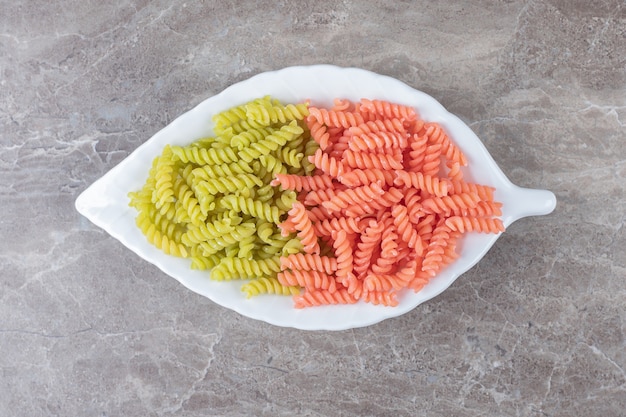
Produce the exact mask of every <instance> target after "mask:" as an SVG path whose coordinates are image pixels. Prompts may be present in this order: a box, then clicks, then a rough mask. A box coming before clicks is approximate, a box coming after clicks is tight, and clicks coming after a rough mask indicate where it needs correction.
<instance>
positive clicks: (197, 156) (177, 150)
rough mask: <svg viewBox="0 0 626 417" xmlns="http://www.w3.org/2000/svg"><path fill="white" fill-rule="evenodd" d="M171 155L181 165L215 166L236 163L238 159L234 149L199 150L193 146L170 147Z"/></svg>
mask: <svg viewBox="0 0 626 417" xmlns="http://www.w3.org/2000/svg"><path fill="white" fill-rule="evenodd" d="M171 149H172V153H173V154H174V155H175V157H176V158H178V159H179V160H180V161H181V162H183V163H189V162H191V163H194V164H201V165H217V164H228V163H231V162H237V160H238V159H239V158H238V157H237V154H236V152H235V150H234V149H232V148H230V147H224V148H199V147H195V146H185V147H182V146H172V147H171Z"/></svg>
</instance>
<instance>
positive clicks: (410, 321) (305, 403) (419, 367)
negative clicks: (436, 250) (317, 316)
mask: <svg viewBox="0 0 626 417" xmlns="http://www.w3.org/2000/svg"><path fill="white" fill-rule="evenodd" d="M594 3H595V4H594ZM0 10H1V13H0V74H1V75H0V203H1V206H2V212H3V215H2V217H1V218H0V236H1V237H2V238H1V239H0V415H1V416H15V417H18V416H29V417H31V416H97V417H105V416H107V417H112V416H207V415H219V416H242V415H259V416H295V415H297V416H330V415H333V416H336V415H342V416H344V415H345V416H350V415H373V416H374V415H375V416H415V415H424V416H572V415H581V416H606V417H609V416H623V415H624V413H625V412H624V410H625V409H626V280H625V278H626V251H625V250H624V248H625V247H626V233H625V228H624V217H625V214H626V203H625V200H624V196H625V195H626V193H625V185H624V184H625V182H626V181H625V180H626V178H625V177H626V146H624V142H625V140H626V135H625V134H626V128H625V123H626V69H625V68H626V3H624V1H623V0H607V1H603V2H587V1H582V0H575V1H565V0H550V1H475V2H464V1H457V0H455V1H449V2H428V1H416V2H411V1H404V2H400V1H398V2H388V1H367V2H358V1H337V2H336V1H315V2H313V1H310V2H290V1H279V2H272V1H264V0H261V1H256V2H243V1H242V2H236V1H224V2H218V1H205V2H191V1H187V2H184V1H180V0H171V1H153V2H148V1H130V0H120V1H116V2H106V1H92V0H89V1H76V0H67V1H51V2H48V1H45V2H44V1H41V0H29V1H24V2H13V1H8V0H0ZM314 63H330V64H336V65H341V66H356V67H361V68H365V69H369V70H373V71H376V72H379V73H381V74H386V75H390V76H393V77H396V78H398V79H400V80H402V81H404V82H406V83H408V84H409V85H411V86H413V87H415V88H418V89H420V90H423V91H425V92H427V93H429V94H431V95H432V96H434V97H435V98H437V99H438V100H439V101H440V102H442V103H443V104H444V105H445V106H446V107H447V108H448V109H449V110H450V111H452V112H453V113H455V114H457V115H458V116H459V117H461V118H462V119H463V120H464V121H465V122H466V123H468V124H469V126H470V127H471V128H472V129H474V131H475V132H476V133H477V134H478V136H479V137H481V138H482V140H483V141H484V143H485V145H486V146H487V148H488V149H489V151H490V152H491V154H492V155H493V157H494V159H495V160H496V161H497V162H498V164H499V165H500V166H501V167H502V169H503V171H504V172H505V173H506V174H507V176H509V178H510V179H511V180H512V181H513V182H515V183H517V184H519V185H521V186H525V187H530V188H547V189H549V190H552V191H553V192H554V193H555V194H556V195H557V199H558V206H557V208H556V210H555V212H554V213H552V214H551V215H548V216H545V217H533V218H527V219H523V220H520V221H519V222H516V223H514V224H513V225H512V226H511V227H510V228H509V230H508V231H507V232H506V233H505V234H504V236H502V237H501V238H500V239H499V240H498V242H497V243H496V245H495V246H494V247H493V248H492V249H491V251H490V252H489V253H488V255H487V256H486V257H485V258H484V259H483V260H482V262H481V263H480V264H478V265H477V266H476V267H474V268H473V269H472V270H470V271H469V272H467V273H466V274H464V275H463V276H462V277H460V278H459V279H458V280H457V281H456V282H455V284H454V285H453V286H452V287H451V288H450V289H449V290H447V291H446V292H444V293H443V294H442V295H441V296H439V297H437V298H435V299H433V300H431V301H429V302H427V303H425V304H423V305H420V306H419V307H417V308H416V309H415V310H413V311H411V312H410V313H408V314H406V315H404V316H402V317H399V318H395V319H390V320H386V321H383V322H381V323H379V324H376V325H373V326H370V327H366V328H361V329H355V330H349V331H341V332H304V331H297V330H293V329H286V328H277V327H273V326H271V325H268V324H265V323H262V322H257V321H253V320H250V319H247V318H244V317H241V316H240V315H238V314H237V313H234V312H232V311H229V310H226V309H224V308H221V307H219V306H217V305H215V304H213V303H212V302H210V301H209V300H207V299H205V298H203V297H200V296H198V295H196V294H194V293H192V292H190V291H188V290H186V289H185V288H183V287H182V286H181V285H179V284H178V283H177V282H176V281H175V280H173V279H172V278H170V277H168V276H166V275H164V274H163V273H161V272H160V271H159V270H158V269H157V268H155V267H153V266H151V265H150V264H147V263H146V262H143V261H142V260H140V259H139V258H138V257H137V256H136V255H134V254H133V253H131V252H130V251H128V250H126V249H125V248H124V247H123V246H122V245H121V244H120V243H119V242H117V241H116V240H115V239H113V238H111V237H109V236H108V235H106V234H105V233H104V232H103V231H102V230H100V229H98V228H97V227H95V226H94V225H93V224H91V223H90V222H89V221H87V220H86V219H84V218H82V217H81V216H80V215H79V214H78V213H77V212H76V211H75V209H74V200H75V198H76V197H77V195H78V194H79V193H80V192H81V191H82V190H84V189H85V188H87V187H88V186H89V185H90V184H91V183H93V182H94V181H95V180H96V179H97V178H99V177H100V176H102V175H103V174H104V173H105V172H107V171H108V170H109V169H111V168H112V167H113V166H115V165H116V164H117V163H118V162H119V161H121V160H122V159H123V158H125V157H126V156H127V155H128V154H129V153H130V152H132V151H133V150H134V149H135V148H137V147H138V146H139V145H140V144H141V143H143V142H144V141H145V140H147V139H148V138H149V137H150V136H151V135H152V134H154V133H155V132H157V131H158V130H160V129H161V128H162V127H164V126H165V125H166V124H168V123H169V122H170V121H171V120H173V118H175V117H176V116H177V115H179V114H181V113H183V112H185V111H186V110H188V109H190V108H191V107H193V106H194V105H196V104H197V103H199V102H200V101H202V100H203V99H205V98H207V97H209V96H211V95H213V94H216V93H218V92H219V91H221V90H223V89H224V88H225V87H227V86H229V85H231V84H232V83H235V82H237V81H240V80H243V79H246V78H248V77H250V76H252V75H254V74H257V73H259V72H263V71H268V70H273V69H278V68H281V67H285V66H290V65H300V64H314Z"/></svg>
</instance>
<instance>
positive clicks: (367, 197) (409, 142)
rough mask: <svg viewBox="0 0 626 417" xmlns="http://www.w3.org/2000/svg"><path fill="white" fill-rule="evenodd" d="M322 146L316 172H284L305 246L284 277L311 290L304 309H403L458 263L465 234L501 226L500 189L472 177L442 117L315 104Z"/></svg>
mask: <svg viewBox="0 0 626 417" xmlns="http://www.w3.org/2000/svg"><path fill="white" fill-rule="evenodd" d="M306 124H307V125H308V127H309V130H310V132H311V137H312V138H313V139H314V140H315V141H316V142H317V143H318V144H319V146H320V148H319V149H318V150H317V151H316V153H315V154H314V155H313V156H310V157H309V160H310V162H312V163H313V164H315V167H316V170H315V172H314V175H312V176H299V175H292V174H277V175H276V177H275V179H274V180H273V182H272V185H273V186H280V187H281V188H282V189H284V190H295V191H297V192H298V193H299V194H298V201H297V202H296V203H295V204H294V205H293V207H292V209H291V210H289V212H288V217H287V219H286V220H285V221H283V222H282V223H281V224H280V229H281V233H283V234H284V235H288V234H291V233H296V234H297V236H298V237H299V238H300V240H301V241H302V244H303V247H304V253H296V254H291V255H287V256H283V257H282V258H281V261H280V272H279V273H278V281H279V282H280V283H281V284H282V285H285V286H298V287H301V288H303V289H304V291H303V292H302V293H300V294H298V295H294V304H295V307H297V308H303V307H310V306H318V305H325V304H351V303H356V302H357V301H359V300H364V301H365V302H369V303H373V304H377V305H378V304H381V305H386V306H395V305H397V304H398V302H399V301H398V294H399V292H400V291H401V290H404V289H407V288H408V289H411V290H414V291H419V290H420V289H421V288H422V287H423V286H424V285H426V284H427V283H428V282H429V280H430V279H431V278H433V277H434V276H435V275H436V274H437V273H438V272H439V271H440V270H441V269H442V268H444V267H445V266H446V265H448V264H450V263H451V262H453V261H454V260H455V259H456V258H457V257H458V254H457V252H456V251H455V248H456V244H457V240H458V239H459V237H460V236H461V235H462V234H463V233H465V232H483V233H500V232H502V231H504V225H503V223H502V221H501V220H500V219H499V218H498V216H500V215H501V206H502V205H501V204H500V203H498V202H496V201H494V198H493V192H494V189H493V188H492V187H489V186H485V185H481V184H475V183H471V182H466V181H465V180H464V179H463V173H462V170H461V167H463V166H466V165H467V160H466V157H465V156H464V154H463V153H462V152H461V150H460V149H459V148H458V147H457V146H456V145H455V144H454V143H453V142H452V140H451V139H450V138H449V137H448V136H447V134H446V133H445V132H444V130H443V129H442V128H441V126H439V125H438V124H436V123H428V122H424V121H423V120H421V118H420V117H419V116H418V114H417V113H416V112H415V110H414V109H413V108H411V107H408V106H403V105H399V104H394V103H390V102H386V101H378V100H367V99H363V100H361V101H359V102H356V103H353V102H350V101H347V100H335V106H334V107H333V108H331V109H324V108H318V107H313V106H310V107H309V115H308V116H307V118H306Z"/></svg>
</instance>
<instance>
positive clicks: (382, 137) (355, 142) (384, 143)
mask: <svg viewBox="0 0 626 417" xmlns="http://www.w3.org/2000/svg"><path fill="white" fill-rule="evenodd" d="M407 143H408V140H407V136H406V134H403V133H399V132H385V131H382V132H370V133H363V134H361V135H355V136H353V137H352V138H351V140H350V144H349V145H348V148H349V149H351V150H353V151H355V152H363V151H374V150H376V149H387V148H405V147H406V146H407Z"/></svg>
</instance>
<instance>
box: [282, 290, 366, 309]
mask: <svg viewBox="0 0 626 417" xmlns="http://www.w3.org/2000/svg"><path fill="white" fill-rule="evenodd" d="M293 299H294V307H295V308H305V307H313V306H321V305H332V304H354V303H356V302H357V301H358V298H357V297H355V296H353V295H352V294H350V293H349V292H348V290H347V289H345V288H344V289H339V290H337V291H335V292H330V291H324V290H317V291H306V292H305V293H303V294H300V295H296V296H295V297H294V298H293Z"/></svg>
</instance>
